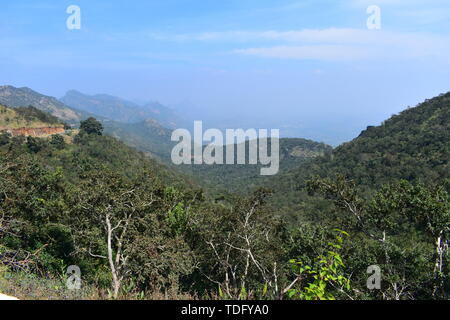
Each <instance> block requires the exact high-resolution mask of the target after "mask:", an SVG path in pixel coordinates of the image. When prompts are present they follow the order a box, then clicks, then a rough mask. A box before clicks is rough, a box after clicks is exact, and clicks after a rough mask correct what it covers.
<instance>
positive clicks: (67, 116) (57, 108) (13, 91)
mask: <svg viewBox="0 0 450 320" xmlns="http://www.w3.org/2000/svg"><path fill="white" fill-rule="evenodd" d="M0 104H2V105H5V106H8V107H11V108H17V107H28V106H33V107H35V108H37V109H39V110H41V111H44V112H47V113H50V114H51V115H53V116H55V117H57V118H59V119H61V120H63V121H66V122H69V123H77V122H79V121H80V120H81V119H83V118H86V115H84V114H83V113H82V112H80V111H77V110H74V109H72V108H70V107H68V106H66V105H65V104H63V103H62V102H60V101H58V100H57V99H56V98H53V97H49V96H45V95H43V94H40V93H38V92H36V91H33V90H31V89H30V88H15V87H13V86H0Z"/></svg>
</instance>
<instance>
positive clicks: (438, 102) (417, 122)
mask: <svg viewBox="0 0 450 320" xmlns="http://www.w3.org/2000/svg"><path fill="white" fill-rule="evenodd" d="M449 141H450V93H447V94H443V95H440V96H439V97H436V98H433V99H430V100H427V101H425V102H424V103H421V104H420V105H418V106H417V107H414V108H408V109H407V110H405V111H403V112H401V113H400V114H398V115H395V116H393V117H391V118H390V119H388V120H386V121H385V122H383V124H382V125H380V126H371V127H368V128H367V130H365V131H363V132H362V133H361V134H360V136H359V137H357V138H356V139H354V140H352V141H351V142H348V143H344V144H343V145H341V146H339V147H337V148H336V149H334V150H333V152H332V153H329V154H327V155H326V156H324V157H320V158H318V159H315V160H314V161H312V162H309V163H307V164H305V165H302V166H300V167H297V168H295V169H292V170H290V171H289V172H285V173H282V174H280V175H279V176H277V177H274V178H273V179H272V181H270V182H269V183H268V184H267V186H269V187H272V188H273V189H274V190H275V191H276V192H275V196H274V203H275V207H276V208H277V211H279V212H283V213H289V214H293V215H299V214H300V215H301V214H305V215H306V214H308V212H307V211H309V209H307V210H305V209H304V201H305V197H306V194H305V193H304V192H302V191H301V190H304V187H305V183H306V181H308V180H309V179H311V178H313V177H316V176H319V177H322V178H325V177H328V178H333V177H335V176H336V175H337V174H341V175H343V176H345V177H346V178H347V179H349V180H352V181H353V183H354V184H355V185H356V186H358V188H359V189H361V190H364V191H367V192H368V191H369V190H373V189H374V188H378V187H380V186H381V185H383V184H386V183H390V182H393V181H397V180H400V179H405V180H407V181H409V182H414V183H416V182H424V183H427V184H431V185H438V184H441V183H443V182H444V181H445V180H446V179H449V178H450V162H449V157H450V143H449ZM302 208H303V209H302ZM319 210H320V209H319ZM315 214H316V213H314V215H315Z"/></svg>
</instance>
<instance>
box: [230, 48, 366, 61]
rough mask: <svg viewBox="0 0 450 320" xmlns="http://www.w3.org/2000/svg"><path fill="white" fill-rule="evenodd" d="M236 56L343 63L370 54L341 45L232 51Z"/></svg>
mask: <svg viewBox="0 0 450 320" xmlns="http://www.w3.org/2000/svg"><path fill="white" fill-rule="evenodd" d="M233 52H234V53H237V54H243V55H253V56H259V57H264V58H281V59H302V60H325V61H345V60H360V59H367V58H370V57H371V53H370V52H368V51H367V50H365V49H364V48H360V47H355V46H352V47H349V46H342V45H313V46H276V47H269V48H250V49H240V50H235V51H233Z"/></svg>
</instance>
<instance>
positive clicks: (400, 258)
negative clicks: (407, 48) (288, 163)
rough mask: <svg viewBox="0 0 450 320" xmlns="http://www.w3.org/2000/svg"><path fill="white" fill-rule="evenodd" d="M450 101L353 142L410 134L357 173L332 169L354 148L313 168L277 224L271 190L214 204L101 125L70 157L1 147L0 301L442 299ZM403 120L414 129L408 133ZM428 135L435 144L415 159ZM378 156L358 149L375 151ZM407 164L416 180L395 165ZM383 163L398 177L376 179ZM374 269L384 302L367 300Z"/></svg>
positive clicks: (93, 126)
mask: <svg viewBox="0 0 450 320" xmlns="http://www.w3.org/2000/svg"><path fill="white" fill-rule="evenodd" d="M447 101H448V95H446V96H441V97H438V98H436V99H434V100H432V101H431V102H427V103H428V104H425V105H424V106H422V107H421V108H416V109H411V110H412V111H410V110H408V111H407V112H405V113H404V114H402V115H400V116H399V117H400V118H398V117H397V118H393V120H390V123H391V124H393V125H387V124H386V126H385V129H371V130H370V131H372V132H377V134H376V135H374V136H372V135H371V136H370V138H371V139H375V140H367V139H364V137H366V138H367V137H369V136H367V133H366V134H363V138H361V137H360V138H358V139H356V140H355V142H353V143H351V144H350V146H354V147H357V146H361V141H363V142H364V143H363V145H364V144H365V143H366V142H367V143H369V142H370V141H372V142H370V143H375V145H376V144H377V143H379V144H381V145H383V146H385V143H388V141H389V139H394V140H395V139H397V137H400V135H401V134H408V133H409V132H410V135H411V136H404V140H403V141H404V144H403V145H402V146H401V147H399V146H398V144H395V145H394V146H393V147H392V148H391V149H388V148H385V150H384V151H382V150H380V149H378V150H379V151H377V152H380V153H375V155H376V156H374V155H369V156H366V158H367V159H366V158H364V159H366V160H364V159H362V163H360V165H361V166H362V167H360V169H358V170H356V169H355V170H351V166H347V165H348V163H349V162H348V161H347V160H343V161H342V162H339V163H337V162H336V160H335V159H336V158H339V157H340V158H342V157H343V154H346V155H347V157H348V158H349V159H352V153H351V152H350V151H348V152H346V153H344V151H343V150H348V148H349V147H347V146H343V147H342V148H341V149H338V150H337V151H336V152H334V153H333V154H332V155H325V156H323V157H320V158H318V159H316V160H313V161H312V162H311V164H309V166H312V168H315V170H314V171H311V174H316V175H315V177H306V176H302V179H299V181H298V184H297V186H296V188H295V190H296V192H297V194H298V195H299V197H301V201H300V203H301V204H303V208H300V210H299V215H300V216H299V217H298V218H297V219H290V216H287V215H283V214H281V213H282V211H278V214H274V210H273V202H270V201H273V200H271V199H273V197H274V195H273V192H272V191H271V190H268V189H263V188H260V189H257V190H255V191H254V192H253V193H250V194H249V195H247V196H239V195H234V194H230V195H227V196H223V197H220V198H216V199H210V198H209V197H207V196H205V195H204V193H203V191H202V190H200V189H198V188H197V187H196V186H195V184H192V183H191V182H189V181H187V180H186V179H185V178H183V176H182V175H180V174H178V173H176V172H175V171H172V170H168V169H167V168H166V167H164V166H162V165H160V164H158V163H157V162H155V161H152V160H150V159H148V158H146V157H145V156H144V155H143V154H140V153H138V152H136V151H134V150H133V149H130V148H128V147H126V146H125V145H123V144H122V143H120V142H118V141H117V140H115V139H114V138H111V137H107V136H103V135H102V129H103V128H102V126H101V124H100V123H98V122H97V121H95V119H88V120H87V121H84V122H82V123H81V126H80V129H81V130H80V132H79V133H78V134H77V135H76V136H75V137H74V138H73V144H70V143H69V144H68V143H65V140H64V139H62V140H61V139H60V138H57V136H53V137H52V138H51V139H39V138H30V137H28V138H24V137H20V136H18V137H10V136H9V135H7V134H1V136H0V173H1V174H0V258H1V268H2V269H1V270H0V271H1V272H0V278H1V280H0V286H1V287H0V290H5V293H10V294H18V295H19V297H35V298H44V299H72V298H86V299H107V298H113V299H114V298H124V299H126V298H128V299H138V298H139V299H145V298H147V299H151V298H157V297H161V298H172V299H176V298H180V297H183V298H185V297H189V298H193V299H306V300H319V299H392V300H394V299H448V289H449V288H448V285H449V284H448V273H449V265H448V261H449V259H448V236H449V212H450V201H449V192H448V191H449V181H448V178H447V177H446V174H445V171H442V170H443V168H445V167H448V157H447V160H445V155H447V156H448V144H447V146H446V145H445V139H446V136H445V135H446V134H447V135H448V123H449V121H448V107H447V109H445V108H446V107H445V104H446V103H447ZM436 110H438V111H436ZM446 110H447V111H446ZM424 115H425V116H424ZM415 117H418V118H415ZM409 119H411V122H413V123H415V124H416V125H417V126H418V128H417V127H413V128H401V124H402V123H409V122H408V121H409ZM436 119H437V120H436ZM445 119H447V121H445ZM394 128H399V130H400V128H401V130H400V131H401V134H400V133H399V134H398V135H392V136H390V137H389V139H387V138H386V137H385V136H384V133H383V130H387V131H386V132H390V131H389V130H391V129H392V130H393V129H394ZM378 131H380V132H378ZM421 136H425V137H428V138H427V139H428V140H427V141H428V142H427V143H426V144H425V145H424V146H423V148H422V149H421V150H422V151H421V152H420V153H419V154H417V149H416V144H415V143H416V142H419V140H418V139H419V138H418V137H421ZM416 138H417V139H416ZM420 139H422V138H420ZM420 141H421V140H420ZM442 142H443V143H444V145H443V149H439V150H435V147H436V146H439V145H441V144H442ZM447 142H448V140H447ZM370 143H369V145H367V148H366V149H364V150H371V149H377V148H378V147H376V148H371V147H370V145H371V144H370ZM395 148H397V150H395ZM389 150H392V154H391V156H392V157H393V158H390V159H391V160H390V161H391V162H390V163H389V164H388V163H385V162H383V161H384V160H382V159H386V157H387V154H390V153H389ZM383 152H384V153H383ZM413 155H414V156H415V157H416V158H417V161H420V163H422V164H423V166H422V167H420V168H419V167H417V168H416V167H410V166H409V165H408V163H409V162H404V161H400V159H410V157H413ZM355 156H356V155H355ZM442 156H444V158H442ZM378 161H382V164H383V166H385V167H386V170H388V171H389V172H391V173H392V174H391V173H390V174H389V175H388V176H383V178H380V177H379V174H380V171H379V170H378V169H374V168H373V167H372V166H375V167H376V166H377V163H378ZM358 163H359V162H358ZM338 165H341V166H342V168H344V169H345V168H346V169H347V170H348V171H347V172H344V173H342V172H341V170H333V167H336V166H338ZM365 166H366V167H367V170H365V171H364V174H359V172H363V169H362V168H364V167H365ZM320 168H322V169H320ZM358 168H359V167H358ZM321 170H323V171H321ZM360 170H361V171H360ZM435 170H436V172H438V173H439V174H440V176H439V179H437V180H435V181H431V180H430V178H429V177H430V176H433V177H434V176H435V174H433V172H435ZM412 171H414V172H415V173H416V174H415V175H414V176H413V177H411V176H405V175H403V174H402V172H403V173H408V172H412ZM299 177H300V176H299ZM363 177H367V179H368V178H369V177H371V178H372V179H374V182H370V180H361V179H362V178H363ZM389 177H390V178H389ZM427 177H428V178H427ZM375 179H376V180H375ZM421 180H422V181H421ZM273 185H274V186H276V184H275V182H274V184H273ZM292 192H294V190H292ZM291 194H292V193H291ZM275 196H276V193H275ZM281 208H283V207H281ZM310 208H314V209H315V210H318V209H319V208H320V217H313V216H311V213H312V212H317V211H314V210H311V211H310V210H309V209H310ZM70 265H77V266H79V267H80V269H81V273H82V281H83V282H82V283H83V290H82V291H80V292H78V293H73V292H72V293H70V292H67V291H66V289H64V288H63V287H62V286H63V285H64V283H65V280H66V278H65V277H67V275H66V274H65V270H67V267H68V266H70ZM373 265H376V266H379V267H380V269H381V271H382V274H381V275H382V278H381V288H380V289H369V288H368V287H367V279H368V277H369V275H368V274H367V269H368V267H369V266H373ZM60 289H61V290H60Z"/></svg>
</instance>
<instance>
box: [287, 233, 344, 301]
mask: <svg viewBox="0 0 450 320" xmlns="http://www.w3.org/2000/svg"><path fill="white" fill-rule="evenodd" d="M336 231H337V232H338V235H336V239H335V242H330V243H329V244H328V246H329V249H328V251H327V252H326V254H322V255H319V256H318V257H317V258H316V261H315V262H316V264H315V265H313V266H311V265H308V264H307V263H305V262H304V261H301V260H300V261H298V260H296V259H292V260H290V261H289V262H290V263H291V265H292V270H293V272H294V273H295V274H296V276H297V279H298V280H299V282H300V284H299V285H297V286H298V287H299V288H298V289H297V288H292V289H289V290H288V291H287V296H288V297H289V298H290V299H301V300H335V299H336V298H335V296H334V295H333V294H332V292H331V290H339V291H341V292H344V290H347V291H349V290H350V279H349V278H347V277H346V276H345V275H344V273H343V272H342V268H344V267H345V265H344V262H343V259H342V257H341V255H340V253H339V251H341V249H342V245H343V242H344V239H343V237H348V234H347V233H346V232H345V231H341V230H336ZM311 280H312V282H311ZM304 282H306V284H303V283H304ZM330 287H331V289H330Z"/></svg>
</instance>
